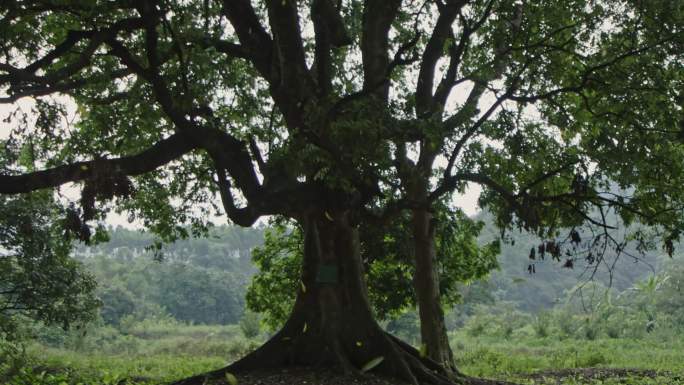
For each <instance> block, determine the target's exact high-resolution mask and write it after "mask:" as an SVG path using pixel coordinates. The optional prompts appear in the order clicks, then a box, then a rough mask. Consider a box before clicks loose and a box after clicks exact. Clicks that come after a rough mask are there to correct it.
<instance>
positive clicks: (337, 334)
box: [175, 211, 454, 385]
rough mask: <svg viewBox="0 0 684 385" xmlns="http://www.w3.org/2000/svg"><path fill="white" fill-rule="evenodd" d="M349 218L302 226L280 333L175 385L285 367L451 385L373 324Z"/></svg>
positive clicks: (312, 217)
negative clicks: (300, 256)
mask: <svg viewBox="0 0 684 385" xmlns="http://www.w3.org/2000/svg"><path fill="white" fill-rule="evenodd" d="M349 217H350V213H349V212H347V211H338V212H331V211H317V212H311V213H308V214H307V215H306V216H305V217H303V218H300V221H301V223H302V224H303V227H304V231H305V247H304V261H303V266H302V284H301V288H300V289H299V291H298V294H297V299H296V301H295V304H294V307H293V310H292V313H291V315H290V318H289V320H288V321H287V322H286V323H285V325H284V327H283V328H282V329H281V330H280V331H279V332H278V333H277V334H276V335H275V336H274V337H273V338H271V339H270V340H269V341H268V342H266V343H265V344H264V345H263V346H261V347H260V348H259V349H257V350H256V351H254V352H253V353H251V354H249V355H247V356H246V357H244V358H242V359H241V360H239V361H237V362H235V363H233V364H232V365H230V366H228V367H226V368H223V369H220V370H217V371H214V372H211V373H207V374H204V375H200V376H195V377H191V378H188V379H185V380H181V381H179V382H177V383H175V384H176V385H195V384H202V383H203V382H204V381H206V380H207V379H211V378H222V377H223V376H225V373H226V372H230V373H233V374H240V373H244V372H249V371H257V370H264V369H269V368H279V367H287V366H307V367H311V366H313V367H334V368H337V369H341V370H342V371H343V372H344V373H347V374H361V373H362V372H363V371H364V370H363V367H364V366H365V365H366V364H368V363H369V362H371V361H373V360H376V359H382V361H381V363H380V364H379V365H377V366H376V367H375V368H373V369H372V371H373V373H377V374H381V375H385V376H389V377H393V378H397V379H400V380H403V381H405V382H406V383H409V384H412V385H419V384H435V385H450V384H453V383H454V382H453V381H452V379H450V378H449V377H448V373H447V372H446V371H445V370H444V369H443V368H442V367H441V366H440V365H439V364H437V363H436V362H433V361H432V360H429V359H427V358H423V357H420V354H419V352H418V351H417V350H416V349H414V348H412V347H411V346H409V345H408V344H406V343H404V342H402V341H400V340H398V339H396V338H395V337H393V336H391V335H389V334H388V333H386V332H385V331H383V330H382V329H381V328H380V326H379V325H378V324H377V322H376V321H375V319H374V318H373V314H372V311H371V307H370V304H369V301H368V296H367V290H366V284H365V281H364V274H363V270H362V269H363V267H362V263H361V258H360V254H359V241H358V230H357V229H356V227H355V226H353V225H352V224H351V223H350V218H349Z"/></svg>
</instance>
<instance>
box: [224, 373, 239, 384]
mask: <svg viewBox="0 0 684 385" xmlns="http://www.w3.org/2000/svg"><path fill="white" fill-rule="evenodd" d="M226 381H228V385H238V380H237V378H235V376H234V375H233V374H232V373H228V372H226Z"/></svg>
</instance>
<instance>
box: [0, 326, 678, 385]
mask: <svg viewBox="0 0 684 385" xmlns="http://www.w3.org/2000/svg"><path fill="white" fill-rule="evenodd" d="M128 333H129V334H126V335H116V336H112V335H110V334H108V332H107V331H106V330H95V331H94V332H92V333H91V334H90V335H86V336H82V335H80V336H78V338H76V339H75V340H68V341H67V342H66V343H64V345H65V346H67V347H68V348H67V347H54V346H53V347H50V346H46V345H41V344H36V343H33V344H29V345H27V346H26V348H25V350H24V351H23V353H22V352H16V354H14V355H13V356H12V357H14V358H15V360H16V361H14V362H13V361H12V360H7V361H6V362H4V363H0V369H1V370H2V376H3V377H0V382H2V383H3V384H4V383H7V384H11V385H36V384H45V385H79V384H80V385H115V384H116V385H122V384H130V385H133V384H136V385H142V384H146V385H152V384H160V383H164V382H168V381H171V380H173V379H178V378H182V377H186V376H189V375H192V374H196V373H202V372H205V371H208V370H211V369H215V368H219V367H222V366H225V365H226V364H227V363H229V362H230V361H232V360H234V359H237V358H238V357H240V356H241V355H243V354H245V353H247V352H249V351H250V350H251V349H253V348H255V347H256V346H258V344H259V341H261V340H263V339H264V338H265V336H262V337H261V338H259V339H256V340H247V339H245V338H244V337H243V336H242V335H240V333H239V330H237V329H236V327H235V326H216V327H214V326H192V325H168V324H166V325H165V324H160V325H154V324H147V325H137V326H136V328H132V329H131V330H129V331H128ZM451 337H452V341H453V348H454V351H455V354H456V356H457V361H458V365H459V367H460V368H461V369H462V370H463V371H464V372H465V373H466V374H469V375H471V376H481V377H488V378H496V379H502V380H508V381H515V382H518V383H521V384H545V385H546V384H570V385H572V384H591V385H599V384H601V385H609V384H632V385H637V384H644V385H645V384H649V385H651V384H653V385H661V384H672V385H678V384H684V338H683V337H681V336H676V337H674V338H672V339H670V340H668V339H667V338H665V337H656V336H653V337H649V338H643V339H639V340H637V339H628V338H621V339H609V338H605V339H595V340H583V339H575V338H566V339H559V338H557V337H554V336H549V337H546V338H536V337H534V338H533V337H518V338H509V339H505V338H501V337H496V336H487V335H484V336H478V337H473V336H471V335H469V334H468V333H467V332H465V331H458V332H455V333H452V334H451ZM72 338H74V337H72ZM587 368H592V369H587ZM624 368H628V369H641V371H638V370H630V371H619V370H617V369H624Z"/></svg>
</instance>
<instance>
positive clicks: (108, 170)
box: [0, 134, 196, 194]
mask: <svg viewBox="0 0 684 385" xmlns="http://www.w3.org/2000/svg"><path fill="white" fill-rule="evenodd" d="M195 148H196V146H195V145H194V144H193V143H192V142H191V141H188V140H187V138H186V137H184V136H182V135H179V134H174V135H172V136H170V137H168V138H167V139H163V140H161V141H159V142H158V143H156V144H155V145H153V146H152V147H150V148H148V149H147V150H145V151H143V152H141V153H139V154H136V155H131V156H125V157H121V158H115V159H97V160H92V161H86V162H76V163H72V164H68V165H63V166H58V167H54V168H51V169H47V170H42V171H36V172H31V173H27V174H22V175H0V193H1V194H17V193H27V192H31V191H34V190H39V189H43V188H48V187H57V186H61V185H63V184H65V183H68V182H78V181H82V180H87V179H90V178H93V177H95V176H100V175H129V176H135V175H141V174H144V173H147V172H150V171H153V170H155V169H157V168H158V167H161V166H163V165H165V164H167V163H169V162H171V161H173V160H175V159H178V158H180V157H181V156H183V155H184V154H187V153H189V152H190V151H192V150H193V149H195Z"/></svg>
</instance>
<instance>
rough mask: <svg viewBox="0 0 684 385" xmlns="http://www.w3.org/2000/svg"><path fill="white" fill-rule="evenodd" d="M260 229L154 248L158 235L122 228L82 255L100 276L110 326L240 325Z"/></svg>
mask: <svg viewBox="0 0 684 385" xmlns="http://www.w3.org/2000/svg"><path fill="white" fill-rule="evenodd" d="M262 239H263V230H262V229H258V228H249V229H244V228H239V227H217V228H213V229H212V230H211V231H210V233H209V236H208V237H206V238H195V239H186V240H179V241H177V242H175V243H173V244H168V245H164V246H163V249H162V253H161V254H155V253H154V252H153V251H152V250H151V249H152V247H151V246H152V245H153V244H154V239H153V237H152V236H150V235H149V234H146V233H142V232H138V231H134V230H128V229H125V228H122V227H117V228H115V229H112V230H111V231H110V241H109V242H106V243H101V244H98V245H96V246H93V247H81V248H79V249H78V250H77V252H76V257H77V258H78V259H80V260H81V261H82V262H83V263H84V265H85V266H86V268H87V269H88V270H90V271H91V272H92V273H93V274H94V275H95V277H96V279H97V282H98V289H97V290H98V295H99V297H100V299H101V300H102V302H103V306H102V309H101V315H102V318H103V320H104V321H105V323H108V324H112V325H118V324H119V323H120V322H121V321H122V320H123V319H125V318H126V317H128V318H129V319H131V318H132V319H137V320H142V319H146V318H154V317H160V316H171V317H173V318H175V319H176V320H178V321H184V322H191V323H201V324H223V325H225V324H235V323H237V322H238V320H239V319H240V317H241V316H242V313H243V312H244V306H245V305H244V303H245V300H244V297H245V290H246V287H247V285H248V284H249V281H250V278H251V276H252V275H253V274H254V271H255V270H254V267H253V266H252V263H251V262H250V252H251V250H252V248H254V247H255V246H258V245H260V244H261V242H262Z"/></svg>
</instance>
